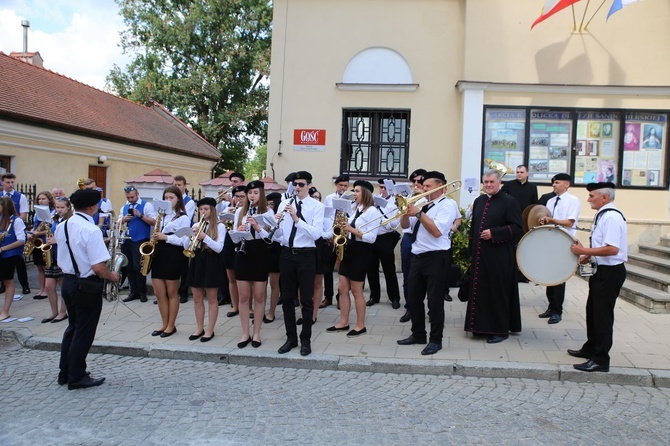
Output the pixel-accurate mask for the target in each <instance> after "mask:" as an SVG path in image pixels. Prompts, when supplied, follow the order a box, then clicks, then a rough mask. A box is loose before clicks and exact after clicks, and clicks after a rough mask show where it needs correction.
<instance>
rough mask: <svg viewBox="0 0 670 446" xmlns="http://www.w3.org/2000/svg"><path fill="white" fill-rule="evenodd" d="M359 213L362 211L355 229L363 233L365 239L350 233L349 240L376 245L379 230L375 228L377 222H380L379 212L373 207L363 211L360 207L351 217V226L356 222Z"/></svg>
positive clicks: (357, 207)
mask: <svg viewBox="0 0 670 446" xmlns="http://www.w3.org/2000/svg"><path fill="white" fill-rule="evenodd" d="M358 211H362V213H361V215H359V216H358V218H356V224H355V226H354V227H355V228H357V229H359V230H360V231H362V232H363V237H357V236H354V235H353V234H351V233H349V238H354V239H355V240H357V241H359V242H365V243H374V242H375V240H377V233H378V232H379V228H375V224H376V222H377V221H379V217H380V214H379V210H378V209H377V208H376V207H375V206H374V205H373V206H368V208H367V209H366V210H364V211H363V206H362V205H358V206H356V208H355V210H354V211H353V212H352V214H351V215H350V216H349V224H351V223H352V222H353V221H354V218H355V217H356V212H358ZM366 231H368V232H366Z"/></svg>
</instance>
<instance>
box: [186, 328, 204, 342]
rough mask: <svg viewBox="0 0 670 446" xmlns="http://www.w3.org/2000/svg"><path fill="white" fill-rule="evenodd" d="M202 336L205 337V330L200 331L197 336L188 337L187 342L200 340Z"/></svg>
mask: <svg viewBox="0 0 670 446" xmlns="http://www.w3.org/2000/svg"><path fill="white" fill-rule="evenodd" d="M203 336H205V330H203V331H201V332H200V333H198V334H194V335H191V336H189V337H188V340H189V341H195V340H196V339H198V338H201V337H203Z"/></svg>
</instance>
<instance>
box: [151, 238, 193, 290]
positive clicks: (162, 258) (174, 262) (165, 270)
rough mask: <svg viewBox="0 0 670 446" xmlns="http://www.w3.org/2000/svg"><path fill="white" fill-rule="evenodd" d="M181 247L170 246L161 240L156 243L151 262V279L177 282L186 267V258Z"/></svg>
mask: <svg viewBox="0 0 670 446" xmlns="http://www.w3.org/2000/svg"><path fill="white" fill-rule="evenodd" d="M183 251H184V248H183V247H182V246H177V245H172V244H170V243H167V242H165V241H163V240H159V241H158V242H156V250H155V251H154V255H153V259H152V260H151V278H152V279H162V280H179V278H180V277H181V272H182V271H183V269H184V268H185V267H186V263H187V262H188V257H186V256H185V255H184V252H183Z"/></svg>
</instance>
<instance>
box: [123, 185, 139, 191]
mask: <svg viewBox="0 0 670 446" xmlns="http://www.w3.org/2000/svg"><path fill="white" fill-rule="evenodd" d="M134 190H137V188H136V187H135V186H126V187H124V188H123V191H124V192H132V191H134Z"/></svg>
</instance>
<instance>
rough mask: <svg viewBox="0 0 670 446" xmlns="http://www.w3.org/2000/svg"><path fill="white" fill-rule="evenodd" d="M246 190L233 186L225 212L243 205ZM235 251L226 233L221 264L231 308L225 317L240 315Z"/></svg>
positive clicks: (234, 245)
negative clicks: (231, 196) (230, 199)
mask: <svg viewBox="0 0 670 446" xmlns="http://www.w3.org/2000/svg"><path fill="white" fill-rule="evenodd" d="M245 191H246V188H245V187H244V186H235V187H234V188H233V190H232V192H231V193H232V194H233V202H232V204H233V206H232V207H230V208H228V211H227V212H231V213H235V212H236V211H237V210H238V209H239V208H240V207H241V206H242V205H243V204H244V200H245V198H246V196H247V195H246V192H245ZM236 251H237V244H236V243H234V242H233V240H232V239H231V238H230V234H228V232H226V238H225V242H224V244H223V263H224V266H225V270H226V275H227V276H228V291H229V292H230V300H231V302H232V308H231V309H230V311H229V312H228V313H226V316H227V317H234V316H237V315H238V314H239V313H240V310H239V308H240V296H239V294H238V291H237V281H236V279H235V253H236Z"/></svg>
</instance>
